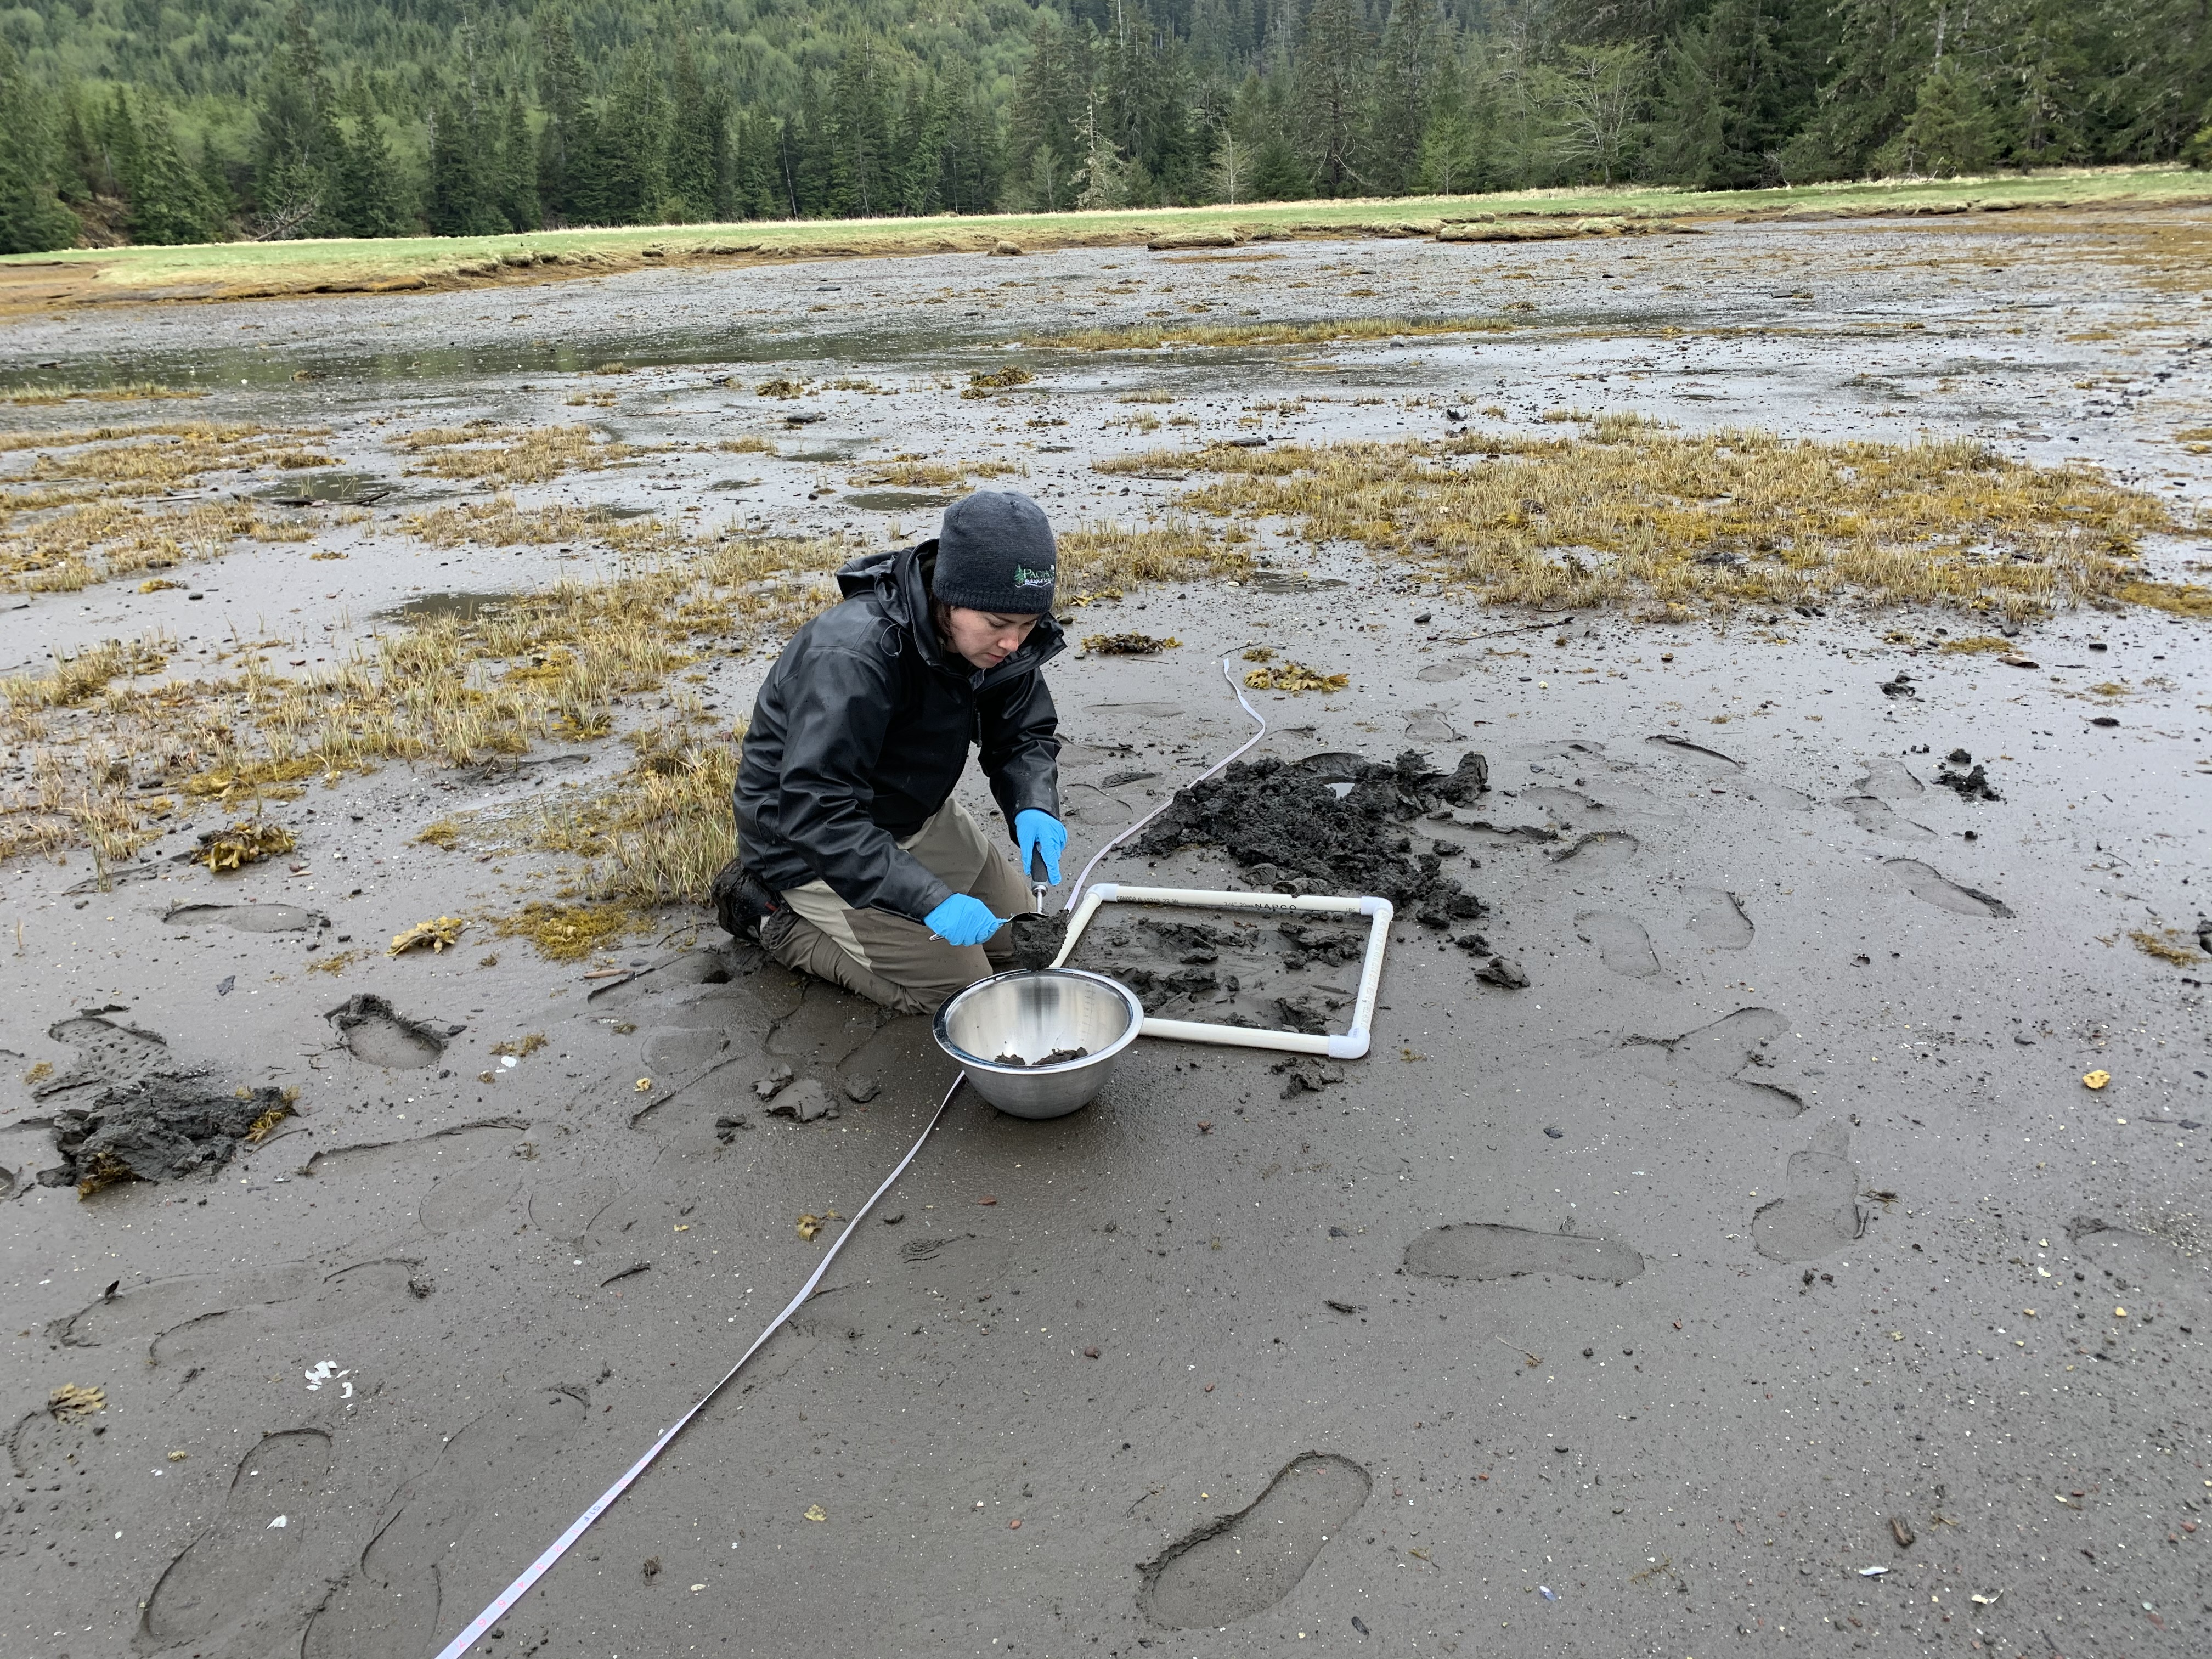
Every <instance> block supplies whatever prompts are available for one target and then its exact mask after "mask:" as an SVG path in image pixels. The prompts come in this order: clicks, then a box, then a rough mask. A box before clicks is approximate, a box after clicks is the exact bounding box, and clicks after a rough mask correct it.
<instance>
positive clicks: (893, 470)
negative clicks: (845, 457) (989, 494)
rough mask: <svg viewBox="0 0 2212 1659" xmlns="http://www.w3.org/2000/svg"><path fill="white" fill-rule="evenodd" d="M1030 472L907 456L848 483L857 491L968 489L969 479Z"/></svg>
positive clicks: (1016, 466) (1012, 464) (1014, 465)
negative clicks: (878, 488)
mask: <svg viewBox="0 0 2212 1659" xmlns="http://www.w3.org/2000/svg"><path fill="white" fill-rule="evenodd" d="M1028 472H1029V468H1028V467H1027V466H1025V465H1023V464H1022V463H1021V462H1019V461H991V460H977V461H966V462H962V463H960V464H959V465H946V464H945V463H943V462H940V461H933V460H931V459H929V458H928V456H927V455H924V454H919V453H908V454H902V455H894V456H892V457H891V458H890V459H889V460H888V461H881V462H878V463H877V464H876V465H874V466H872V467H871V468H870V469H869V471H866V472H864V473H860V474H858V475H856V476H855V477H851V478H848V479H847V480H846V482H847V483H849V484H851V485H852V486H853V487H854V489H864V488H866V487H867V486H869V485H872V484H890V485H894V486H896V487H897V488H899V489H955V488H957V489H973V488H974V487H975V486H973V485H972V484H970V483H969V482H968V481H969V479H970V478H1003V477H1009V476H1011V475H1013V474H1017V473H1018V474H1021V475H1023V476H1024V477H1026V476H1027V475H1028Z"/></svg>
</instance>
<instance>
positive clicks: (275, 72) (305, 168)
mask: <svg viewBox="0 0 2212 1659" xmlns="http://www.w3.org/2000/svg"><path fill="white" fill-rule="evenodd" d="M257 124H258V135H257V139H256V143H255V146H254V157H253V161H254V196H255V198H256V203H257V204H258V207H259V209H260V213H261V220H262V226H263V232H264V234H273V235H277V236H330V235H337V234H343V229H344V227H343V225H342V224H341V223H340V222H339V220H338V216H337V213H336V212H335V211H334V206H335V204H336V201H337V189H336V175H337V171H338V168H339V166H340V161H341V155H342V152H343V141H342V140H341V139H340V137H339V136H338V128H337V108H336V100H334V99H333V97H332V95H331V83H330V77H329V76H327V75H326V74H325V72H324V69H323V54H322V48H321V46H319V44H318V43H317V41H316V40H315V33H314V30H313V27H312V26H311V25H310V23H309V21H308V17H307V6H306V4H305V0H293V4H292V8H291V10H290V11H289V12H288V13H287V14H286V15H285V20H284V40H283V46H281V47H279V48H278V50H277V52H276V55H275V57H274V58H272V59H271V60H270V65H269V72H268V73H267V75H265V76H264V77H263V79H262V86H261V104H260V108H259V110H258V112H257Z"/></svg>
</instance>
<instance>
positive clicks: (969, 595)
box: [930, 489, 1060, 617]
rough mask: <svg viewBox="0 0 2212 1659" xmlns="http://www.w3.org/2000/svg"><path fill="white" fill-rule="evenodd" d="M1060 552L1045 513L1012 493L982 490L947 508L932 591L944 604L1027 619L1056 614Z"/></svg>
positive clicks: (1000, 490) (941, 531)
mask: <svg viewBox="0 0 2212 1659" xmlns="http://www.w3.org/2000/svg"><path fill="white" fill-rule="evenodd" d="M1059 569H1060V558H1059V550H1058V548H1057V547H1056V546H1055V545H1054V542H1053V538H1052V526H1051V524H1050V523H1049V522H1048V520H1046V518H1045V516H1044V509H1043V508H1042V507H1039V506H1038V505H1037V504H1036V502H1035V501H1031V500H1030V498H1029V497H1028V496H1026V495H1015V494H1014V493H1013V492H1012V490H1008V489H979V490H977V491H976V492H975V494H974V495H963V496H962V497H961V498H960V499H959V500H958V501H955V502H953V503H952V505H951V506H950V507H946V508H945V523H944V526H943V528H941V529H940V530H939V532H938V533H937V569H936V573H935V574H934V575H933V576H932V578H931V580H930V592H932V593H933V594H934V595H935V596H936V598H937V599H939V600H940V601H941V602H942V603H944V604H945V605H959V606H961V607H962V608H963V609H964V610H969V611H991V612H993V613H994V614H995V615H998V616H1001V617H1023V616H1029V615H1030V614H1032V613H1034V612H1037V611H1049V610H1051V609H1052V595H1053V584H1054V581H1055V580H1057V579H1058V575H1059Z"/></svg>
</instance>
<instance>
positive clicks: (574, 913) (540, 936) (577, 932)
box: [492, 902, 647, 962]
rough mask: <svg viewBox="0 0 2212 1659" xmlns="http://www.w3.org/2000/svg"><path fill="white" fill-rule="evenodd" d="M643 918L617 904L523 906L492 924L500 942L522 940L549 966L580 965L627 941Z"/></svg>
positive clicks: (625, 906)
mask: <svg viewBox="0 0 2212 1659" xmlns="http://www.w3.org/2000/svg"><path fill="white" fill-rule="evenodd" d="M646 921H647V917H646V916H644V915H642V914H641V913H640V912H639V911H638V910H637V909H636V908H635V907H634V906H631V905H628V904H618V903H582V904H559V903H553V902H533V903H530V904H526V905H524V906H523V907H522V908H521V909H520V910H518V911H516V912H515V913H514V914H513V915H507V916H501V917H499V918H497V919H496V920H495V921H493V923H492V931H493V932H494V933H496V934H498V935H499V937H500V938H501V939H526V940H528V941H529V942H530V944H531V945H532V946H533V947H535V948H536V950H537V951H538V955H539V956H541V957H544V958H545V959H546V960H547V961H549V962H581V961H584V960H585V959H586V957H591V956H592V955H594V954H595V953H597V952H599V951H604V950H606V949H609V948H610V947H611V946H612V945H615V944H617V942H619V941H620V940H622V939H627V938H629V936H630V935H631V934H632V933H635V932H637V931H638V930H639V929H640V928H641V927H644V926H645V924H646Z"/></svg>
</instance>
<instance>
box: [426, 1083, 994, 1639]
mask: <svg viewBox="0 0 2212 1659" xmlns="http://www.w3.org/2000/svg"><path fill="white" fill-rule="evenodd" d="M967 1081H968V1079H966V1078H965V1077H959V1078H956V1079H953V1083H952V1086H951V1088H950V1089H947V1090H946V1091H945V1098H944V1099H942V1100H940V1101H939V1102H938V1103H937V1109H936V1110H935V1111H934V1112H933V1113H931V1114H930V1118H929V1121H928V1122H927V1123H926V1124H924V1125H923V1126H922V1130H921V1135H920V1136H919V1137H918V1138H917V1139H915V1143H914V1145H913V1146H909V1147H908V1148H907V1149H906V1156H905V1157H904V1158H901V1159H900V1160H899V1161H898V1167H897V1168H896V1169H894V1170H892V1171H891V1172H890V1174H889V1175H887V1176H884V1184H883V1185H882V1186H880V1187H878V1188H876V1190H875V1191H874V1192H873V1193H872V1194H869V1197H868V1201H867V1202H866V1204H863V1205H862V1206H860V1208H859V1209H858V1210H856V1211H854V1213H853V1219H852V1221H851V1222H850V1223H849V1224H848V1225H847V1226H846V1228H845V1231H843V1232H842V1233H840V1234H838V1235H837V1237H836V1239H834V1240H833V1241H832V1242H831V1243H830V1245H829V1251H828V1253H827V1254H825V1255H823V1258H822V1260H821V1261H820V1262H819V1263H817V1265H816V1267H815V1269H814V1271H813V1272H812V1273H810V1274H808V1275H807V1279H806V1283H805V1284H804V1285H800V1286H799V1294H798V1295H797V1296H794V1297H792V1298H791V1301H790V1303H789V1304H788V1305H787V1306H786V1307H785V1309H784V1310H783V1311H782V1312H781V1313H780V1314H778V1315H777V1316H775V1318H774V1319H773V1320H771V1321H769V1327H768V1328H767V1329H766V1330H764V1331H763V1332H762V1333H761V1334H759V1335H758V1336H757V1337H755V1338H754V1339H753V1345H752V1346H750V1348H747V1349H746V1350H745V1351H744V1353H743V1354H742V1355H740V1356H739V1358H738V1363H737V1364H734V1365H732V1366H731V1367H730V1369H729V1370H727V1371H726V1373H724V1375H723V1377H722V1380H721V1381H720V1382H719V1383H716V1384H714V1387H713V1388H711V1389H708V1390H707V1392H706V1393H705V1394H703V1395H700V1396H699V1403H698V1404H696V1406H694V1407H691V1409H690V1411H688V1412H686V1413H684V1415H683V1416H681V1417H679V1418H678V1419H676V1420H675V1421H674V1422H673V1423H671V1424H670V1425H668V1427H667V1428H666V1429H665V1431H662V1434H661V1437H660V1438H659V1439H658V1440H656V1441H654V1442H653V1444H652V1445H651V1446H650V1447H649V1448H647V1451H646V1454H645V1455H644V1456H642V1457H641V1458H639V1459H638V1460H637V1462H635V1463H633V1464H631V1465H630V1466H629V1468H627V1469H625V1470H623V1476H622V1479H621V1480H617V1481H616V1482H615V1483H614V1485H613V1486H609V1487H608V1488H607V1489H606V1490H605V1492H601V1493H600V1494H599V1496H598V1497H597V1498H594V1499H592V1507H591V1508H589V1509H587V1510H585V1511H584V1512H583V1513H582V1514H581V1515H580V1516H577V1517H576V1518H575V1519H574V1521H572V1522H569V1523H568V1531H566V1532H564V1533H562V1534H561V1535H560V1536H559V1537H558V1538H556V1539H555V1540H554V1541H552V1542H551V1543H550V1544H548V1545H547V1546H546V1547H545V1553H544V1554H542V1555H540V1556H539V1557H538V1559H536V1560H535V1561H532V1563H531V1564H530V1565H528V1566H526V1567H525V1568H524V1569H523V1570H522V1572H521V1574H520V1577H517V1578H516V1579H515V1581H514V1582H513V1583H512V1584H509V1585H508V1586H507V1588H506V1589H503V1590H501V1592H500V1593H499V1594H498V1595H495V1596H494V1597H492V1599H491V1605H490V1606H489V1607H486V1608H485V1609H484V1610H483V1612H482V1613H478V1614H477V1616H476V1617H475V1618H474V1619H471V1620H470V1621H469V1625H468V1628H467V1629H465V1630H464V1631H463V1632H461V1633H460V1634H459V1636H456V1637H455V1638H453V1640H452V1641H450V1642H448V1643H447V1644H446V1645H445V1646H444V1647H442V1648H441V1649H439V1650H438V1659H461V1656H462V1655H463V1654H465V1653H466V1652H467V1651H468V1650H469V1649H470V1647H471V1646H472V1645H473V1644H475V1643H476V1641H477V1638H480V1637H482V1636H483V1633H484V1632H486V1631H488V1630H489V1629H490V1628H491V1627H492V1626H494V1625H495V1624H497V1623H498V1622H499V1621H500V1620H502V1619H504V1618H506V1617H507V1613H509V1612H510V1611H512V1610H513V1607H514V1604H515V1603H516V1602H517V1601H520V1600H521V1599H522V1598H523V1597H524V1596H525V1595H527V1594H528V1593H529V1590H530V1587H531V1586H532V1584H534V1583H537V1582H538V1580H539V1579H541V1578H543V1577H544V1576H545V1575H546V1574H547V1573H548V1572H550V1571H552V1569H553V1565H554V1563H555V1562H556V1561H558V1560H559V1559H561V1558H562V1556H564V1555H566V1554H567V1553H568V1547H569V1546H570V1545H572V1544H574V1542H575V1541H577V1540H578V1539H579V1538H581V1537H582V1536H583V1535H584V1534H585V1532H586V1530H587V1529H588V1528H590V1526H591V1524H592V1522H594V1521H596V1520H598V1519H599V1517H600V1516H603V1515H605V1513H606V1512H607V1510H608V1509H609V1507H610V1506H611V1505H612V1504H613V1503H614V1501H615V1499H616V1498H620V1497H621V1496H622V1495H623V1493H624V1492H628V1491H629V1488H630V1485H631V1483H632V1482H633V1481H635V1480H636V1479H637V1478H638V1476H640V1475H641V1474H644V1473H645V1472H646V1470H647V1469H648V1468H652V1466H653V1459H654V1458H656V1457H658V1456H659V1455H660V1454H661V1453H663V1452H665V1451H666V1450H667V1449H668V1446H669V1443H670V1442H671V1441H672V1440H674V1439H675V1438H676V1437H677V1436H678V1435H679V1434H681V1433H683V1432H684V1430H685V1429H686V1428H687V1427H689V1426H690V1422H691V1419H693V1418H695V1417H696V1416H698V1415H699V1413H701V1412H703V1411H705V1410H706V1409H707V1407H708V1406H709V1405H710V1404H712V1403H713V1401H714V1396H715V1395H718V1394H720V1393H721V1391H722V1390H723V1389H726V1388H727V1387H729V1385H730V1379H731V1378H732V1377H734V1376H736V1375H737V1374H738V1372H739V1371H741V1370H744V1368H745V1362H746V1361H747V1360H749V1359H750V1358H752V1357H753V1356H754V1355H755V1354H757V1353H758V1352H760V1351H761V1350H762V1349H763V1348H764V1347H766V1346H768V1340H769V1338H770V1337H772V1336H774V1335H775V1334H776V1332H777V1331H778V1330H780V1329H781V1328H782V1326H783V1322H784V1321H785V1320H787V1319H788V1318H790V1317H791V1316H792V1315H793V1314H795V1313H797V1312H798V1311H799V1307H800V1305H801V1304H804V1303H805V1300H806V1298H807V1297H810V1296H812V1295H813V1294H814V1287H815V1286H816V1285H819V1284H820V1283H821V1282H822V1275H823V1274H824V1273H828V1272H829V1264H830V1263H831V1262H833V1261H836V1259H837V1252H838V1251H840V1250H842V1249H844V1248H845V1245H846V1243H847V1241H848V1240H849V1239H850V1238H851V1237H853V1235H854V1233H856V1232H858V1231H860V1224H861V1223H862V1222H863V1221H865V1220H866V1219H867V1217H868V1212H869V1211H870V1210H872V1209H873V1208H874V1207H875V1205H876V1200H878V1199H879V1198H881V1197H882V1196H883V1195H884V1194H885V1193H887V1192H889V1191H890V1189H891V1183H892V1182H895V1181H896V1180H897V1179H898V1178H899V1177H900V1176H902V1175H904V1174H905V1173H906V1166H907V1165H908V1164H911V1163H913V1162H914V1158H915V1153H916V1152H920V1151H921V1148H922V1143H923V1142H924V1141H926V1140H927V1139H929V1137H930V1134H931V1132H932V1131H933V1130H934V1129H935V1128H936V1127H937V1126H938V1123H939V1121H941V1120H942V1119H943V1118H944V1116H945V1110H946V1109H947V1108H949V1107H950V1106H951V1104H952V1097H953V1096H955V1095H957V1094H958V1093H959V1092H960V1089H961V1085H963V1084H964V1083H966V1082H967Z"/></svg>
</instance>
